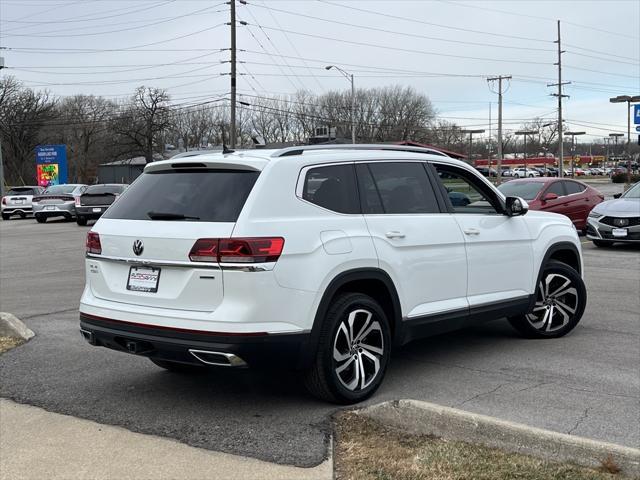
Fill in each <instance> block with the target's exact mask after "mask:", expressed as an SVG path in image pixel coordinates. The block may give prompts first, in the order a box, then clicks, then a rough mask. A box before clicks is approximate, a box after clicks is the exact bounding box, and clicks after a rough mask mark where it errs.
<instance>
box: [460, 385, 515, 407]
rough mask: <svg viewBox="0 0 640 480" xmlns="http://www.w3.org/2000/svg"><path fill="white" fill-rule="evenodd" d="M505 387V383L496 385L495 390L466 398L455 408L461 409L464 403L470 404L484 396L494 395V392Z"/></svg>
mask: <svg viewBox="0 0 640 480" xmlns="http://www.w3.org/2000/svg"><path fill="white" fill-rule="evenodd" d="M505 385H507V384H506V383H501V384H500V385H498V386H497V387H495V388H493V389H491V390H489V391H488V392H481V393H478V394H476V395H474V396H473V397H471V398H468V399H466V400H464V401H463V402H461V403H458V404H457V405H456V407H461V406H462V405H464V404H465V403H469V402H471V401H472V400H475V399H476V398H480V397H484V396H486V395H491V394H492V393H495V392H497V391H498V390H500V389H501V388H502V387H504V386H505Z"/></svg>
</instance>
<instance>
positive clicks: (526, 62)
mask: <svg viewBox="0 0 640 480" xmlns="http://www.w3.org/2000/svg"><path fill="white" fill-rule="evenodd" d="M318 1H319V0H318ZM263 28H265V29H267V30H274V31H283V32H287V33H291V34H293V35H300V36H303V37H310V38H318V39H321V40H329V41H333V42H339V43H346V44H351V45H357V46H360V47H362V46H364V47H374V48H381V49H385V50H393V51H396V52H406V53H418V54H421V55H435V56H439V57H450V58H462V59H466V60H480V61H485V62H487V61H488V62H502V63H522V64H527V65H551V64H550V63H548V62H530V61H526V60H514V59H502V58H487V57H472V56H467V55H455V54H451V53H441V52H431V51H426V50H416V49H411V48H401V47H392V46H389V45H380V44H375V43H368V42H358V41H355V40H346V39H338V38H333V37H325V36H323V35H317V34H313V33H305V32H296V31H293V30H285V29H280V28H275V27H263Z"/></svg>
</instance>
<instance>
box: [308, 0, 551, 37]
mask: <svg viewBox="0 0 640 480" xmlns="http://www.w3.org/2000/svg"><path fill="white" fill-rule="evenodd" d="M316 1H318V2H320V3H325V4H327V5H332V6H334V7H341V8H347V9H350V10H355V11H358V12H364V13H369V14H372V15H378V16H382V17H386V18H393V19H396V20H404V21H406V22H412V23H417V24H420V25H428V26H431V27H439V28H445V29H448V30H455V31H458V32H468V33H477V34H480V35H491V36H494V37H502V38H512V39H516V40H527V41H530V42H540V43H547V44H548V43H551V42H550V41H549V40H541V39H539V38H532V37H522V36H517V35H508V34H506V33H495V32H486V31H481V30H471V29H469V28H462V27H453V26H451V25H443V24H439V23H433V22H426V21H424V20H417V19H415V18H410V17H401V16H399V15H391V14H389V13H382V12H376V11H375V10H367V9H365V8H358V7H353V6H351V5H344V4H340V3H334V2H330V1H328V0H316Z"/></svg>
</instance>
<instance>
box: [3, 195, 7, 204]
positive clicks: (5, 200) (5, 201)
mask: <svg viewBox="0 0 640 480" xmlns="http://www.w3.org/2000/svg"><path fill="white" fill-rule="evenodd" d="M6 204H7V197H2V205H6Z"/></svg>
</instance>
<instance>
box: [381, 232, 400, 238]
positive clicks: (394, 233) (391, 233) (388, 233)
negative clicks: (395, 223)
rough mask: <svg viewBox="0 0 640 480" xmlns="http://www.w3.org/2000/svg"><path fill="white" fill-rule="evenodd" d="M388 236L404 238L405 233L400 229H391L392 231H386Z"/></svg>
mask: <svg viewBox="0 0 640 480" xmlns="http://www.w3.org/2000/svg"><path fill="white" fill-rule="evenodd" d="M385 235H386V237H387V238H404V233H402V232H398V231H395V230H394V231H391V232H387V233H385Z"/></svg>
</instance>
